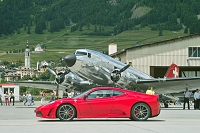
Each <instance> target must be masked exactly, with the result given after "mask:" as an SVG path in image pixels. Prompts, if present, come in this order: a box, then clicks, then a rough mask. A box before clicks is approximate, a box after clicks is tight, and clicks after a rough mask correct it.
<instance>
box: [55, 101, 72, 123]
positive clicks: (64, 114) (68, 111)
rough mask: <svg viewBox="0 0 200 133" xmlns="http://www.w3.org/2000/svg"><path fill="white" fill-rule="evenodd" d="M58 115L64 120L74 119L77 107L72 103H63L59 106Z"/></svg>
mask: <svg viewBox="0 0 200 133" xmlns="http://www.w3.org/2000/svg"><path fill="white" fill-rule="evenodd" d="M57 116H58V118H59V119H60V120H62V121H70V120H73V119H74V117H75V116H76V109H75V108H74V107H73V106H72V105H70V104H63V105H61V106H60V107H58V110H57Z"/></svg>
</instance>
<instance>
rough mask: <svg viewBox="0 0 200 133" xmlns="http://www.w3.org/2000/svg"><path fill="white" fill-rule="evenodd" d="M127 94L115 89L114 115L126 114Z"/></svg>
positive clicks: (112, 112)
mask: <svg viewBox="0 0 200 133" xmlns="http://www.w3.org/2000/svg"><path fill="white" fill-rule="evenodd" d="M126 97H127V94H126V93H124V92H121V91H118V90H113V96H112V98H113V108H112V110H111V114H112V115H113V116H124V115H125V112H126V110H127V108H128V105H127V98H126Z"/></svg>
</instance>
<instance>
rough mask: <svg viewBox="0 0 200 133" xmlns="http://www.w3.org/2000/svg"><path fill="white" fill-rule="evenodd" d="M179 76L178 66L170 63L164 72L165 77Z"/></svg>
mask: <svg viewBox="0 0 200 133" xmlns="http://www.w3.org/2000/svg"><path fill="white" fill-rule="evenodd" d="M178 77H179V67H178V66H177V65H176V64H174V63H172V64H171V65H170V67H169V69H168V70H167V72H166V74H165V78H178Z"/></svg>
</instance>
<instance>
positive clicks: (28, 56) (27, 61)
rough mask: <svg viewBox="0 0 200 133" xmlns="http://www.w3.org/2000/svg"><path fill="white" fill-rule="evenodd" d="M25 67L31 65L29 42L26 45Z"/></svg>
mask: <svg viewBox="0 0 200 133" xmlns="http://www.w3.org/2000/svg"><path fill="white" fill-rule="evenodd" d="M25 67H29V68H30V67H31V65H30V49H29V46H28V44H27V45H26V50H25Z"/></svg>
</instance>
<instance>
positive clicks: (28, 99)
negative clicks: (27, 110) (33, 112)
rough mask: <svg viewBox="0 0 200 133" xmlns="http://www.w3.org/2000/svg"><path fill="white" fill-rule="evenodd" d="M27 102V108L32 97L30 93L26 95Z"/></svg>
mask: <svg viewBox="0 0 200 133" xmlns="http://www.w3.org/2000/svg"><path fill="white" fill-rule="evenodd" d="M27 101H28V106H30V105H31V104H32V96H31V93H29V92H28V93H27Z"/></svg>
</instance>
